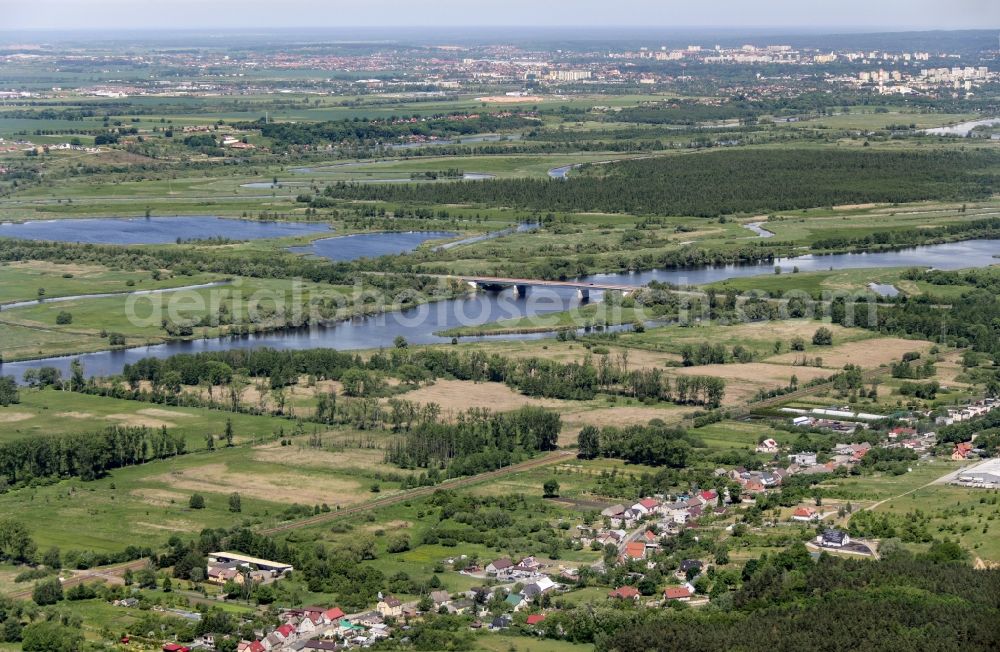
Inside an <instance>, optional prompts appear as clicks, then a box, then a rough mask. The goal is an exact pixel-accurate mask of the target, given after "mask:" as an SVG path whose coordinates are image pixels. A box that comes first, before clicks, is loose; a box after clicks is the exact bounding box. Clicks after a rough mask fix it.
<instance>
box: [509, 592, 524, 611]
mask: <svg viewBox="0 0 1000 652" xmlns="http://www.w3.org/2000/svg"><path fill="white" fill-rule="evenodd" d="M504 602H506V603H507V605H508V606H509V607H510V608H511V609H513V610H514V611H520V610H521V609H523V608H524V607H526V606H527V605H528V601H527V600H525V599H524V596H523V595H521V594H520V593H514V592H513V591H512V592H511V593H509V594H507V597H506V598H504Z"/></svg>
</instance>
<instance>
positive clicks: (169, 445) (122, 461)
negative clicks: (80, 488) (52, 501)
mask: <svg viewBox="0 0 1000 652" xmlns="http://www.w3.org/2000/svg"><path fill="white" fill-rule="evenodd" d="M185 450H186V444H185V442H184V438H183V437H182V436H180V435H173V434H171V433H169V432H167V430H166V428H161V429H159V430H150V429H148V428H144V427H122V426H111V427H108V428H106V429H104V430H101V431H97V432H84V433H74V434H61V435H49V436H46V437H31V438H21V439H14V440H11V441H5V442H0V478H2V480H3V481H4V482H5V483H6V484H10V485H14V484H23V483H26V482H29V481H31V480H32V479H34V478H47V477H54V476H64V475H65V476H79V477H81V478H82V479H84V480H93V479H96V478H99V477H101V476H103V475H104V474H105V473H107V472H108V471H110V470H112V469H116V468H121V467H124V466H131V465H134V464H141V463H143V462H148V461H150V460H154V459H163V458H168V457H173V456H175V455H182V454H184V452H185Z"/></svg>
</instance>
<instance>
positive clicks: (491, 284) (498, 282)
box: [458, 276, 641, 296]
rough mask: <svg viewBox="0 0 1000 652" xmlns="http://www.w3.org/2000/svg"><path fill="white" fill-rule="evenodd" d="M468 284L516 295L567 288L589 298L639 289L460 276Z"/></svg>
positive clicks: (616, 284)
mask: <svg viewBox="0 0 1000 652" xmlns="http://www.w3.org/2000/svg"><path fill="white" fill-rule="evenodd" d="M458 278H460V279H462V280H463V281H465V282H466V283H468V284H469V285H474V286H476V287H481V288H509V287H513V288H516V290H517V292H518V294H524V293H525V292H526V291H527V289H528V288H530V287H551V288H569V289H572V290H577V291H578V292H579V293H580V294H581V295H582V296H589V295H590V291H591V290H596V291H600V292H608V291H610V292H621V293H623V294H631V293H632V292H635V291H636V290H638V289H640V288H641V286H637V285H622V284H621V283H587V282H583V281H546V280H542V279H534V278H505V277H499V276H460V277H458Z"/></svg>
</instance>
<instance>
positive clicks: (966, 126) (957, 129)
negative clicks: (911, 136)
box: [923, 118, 1000, 137]
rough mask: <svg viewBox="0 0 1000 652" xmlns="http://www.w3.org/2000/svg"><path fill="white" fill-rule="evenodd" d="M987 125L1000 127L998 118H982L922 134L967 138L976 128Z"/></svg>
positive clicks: (925, 130)
mask: <svg viewBox="0 0 1000 652" xmlns="http://www.w3.org/2000/svg"><path fill="white" fill-rule="evenodd" d="M987 125H1000V118H983V119H981V120H969V121H968V122H960V123H958V124H955V125H950V126H947V127H935V128H933V129H924V131H923V132H924V133H925V134H927V135H928V136H961V137H967V136H968V135H969V134H971V133H972V130H973V129H975V128H976V127H982V126H987Z"/></svg>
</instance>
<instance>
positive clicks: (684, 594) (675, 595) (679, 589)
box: [663, 584, 694, 602]
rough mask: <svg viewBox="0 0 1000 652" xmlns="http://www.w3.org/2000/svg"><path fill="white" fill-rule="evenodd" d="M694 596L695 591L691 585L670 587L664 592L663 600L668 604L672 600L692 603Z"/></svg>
mask: <svg viewBox="0 0 1000 652" xmlns="http://www.w3.org/2000/svg"><path fill="white" fill-rule="evenodd" d="M693 595H694V589H692V588H691V587H690V586H689V585H687V584H685V585H684V586H668V587H667V588H666V589H664V590H663V599H664V600H666V601H667V602H670V601H671V600H677V601H678V602H690V601H691V596H693Z"/></svg>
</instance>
